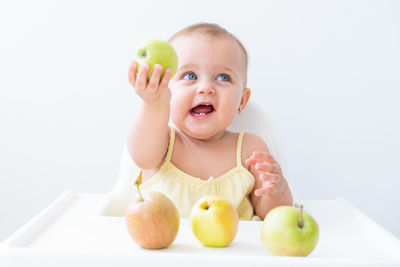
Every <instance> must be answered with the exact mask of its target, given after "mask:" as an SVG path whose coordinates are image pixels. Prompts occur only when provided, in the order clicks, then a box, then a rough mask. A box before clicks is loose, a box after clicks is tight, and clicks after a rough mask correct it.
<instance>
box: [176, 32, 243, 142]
mask: <svg viewBox="0 0 400 267" xmlns="http://www.w3.org/2000/svg"><path fill="white" fill-rule="evenodd" d="M172 45H173V46H174V47H175V49H176V52H177V54H178V59H179V66H178V70H177V72H176V74H175V76H174V77H173V78H172V80H171V81H170V84H169V86H170V89H171V93H172V97H171V119H172V121H173V122H174V124H175V125H176V126H177V127H178V128H179V129H180V130H181V131H183V132H184V133H185V134H187V135H189V136H191V137H193V138H196V139H210V138H213V137H214V136H216V135H217V134H218V133H220V132H221V131H223V130H225V129H226V128H227V127H228V126H229V125H230V124H231V123H232V122H233V120H234V119H235V117H236V115H237V113H238V108H239V105H240V102H241V98H242V94H243V90H244V88H245V83H246V65H245V64H246V63H245V56H244V53H243V51H242V50H241V48H240V47H239V45H238V44H237V43H236V42H235V41H234V40H232V39H230V38H227V37H210V36H206V35H200V34H193V35H189V36H183V37H178V38H177V39H175V40H173V41H172Z"/></svg>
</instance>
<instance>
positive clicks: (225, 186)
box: [127, 23, 293, 220]
mask: <svg viewBox="0 0 400 267" xmlns="http://www.w3.org/2000/svg"><path fill="white" fill-rule="evenodd" d="M169 42H170V43H171V44H172V46H173V47H174V48H175V50H176V52H177V54H178V59H179V66H178V70H177V72H176V74H175V75H174V77H172V78H171V70H170V69H167V70H166V71H165V74H164V76H163V77H162V79H161V80H160V76H161V72H162V67H161V66H160V65H156V66H155V67H154V70H153V74H152V76H151V78H150V79H149V80H147V74H148V71H149V66H148V65H146V64H143V65H142V66H141V67H140V70H139V73H138V74H137V75H136V68H137V64H136V62H133V63H132V64H131V66H130V68H129V81H130V83H131V84H132V85H133V87H134V88H135V90H136V93H137V94H138V95H139V96H140V97H141V98H142V100H143V101H142V103H141V106H140V107H139V112H138V114H137V118H136V120H135V122H134V123H133V126H132V128H131V130H130V132H129V136H128V140H127V148H128V151H129V153H130V155H131V157H132V159H133V161H134V162H135V164H136V165H137V166H138V167H139V168H141V169H142V184H141V185H140V187H141V189H142V190H144V191H146V190H155V191H159V192H162V193H164V194H165V195H166V196H168V197H169V198H170V199H171V200H172V201H173V202H174V204H175V205H176V207H177V208H178V210H179V212H180V215H181V217H182V218H187V217H188V216H189V214H190V210H191V208H192V206H193V204H194V203H195V202H196V201H197V200H198V199H199V198H201V197H202V196H204V195H210V194H211V195H220V196H222V197H224V198H226V199H228V200H229V201H230V202H231V203H232V204H233V205H234V206H235V207H236V208H237V211H238V214H239V218H240V219H241V220H259V219H263V218H264V217H265V215H266V214H267V213H268V211H270V210H271V209H272V208H274V207H277V206H281V205H292V202H293V198H292V194H291V191H290V189H289V186H288V183H287V181H286V179H285V178H284V177H283V175H282V171H281V168H280V166H279V164H278V163H277V162H276V160H275V159H274V157H273V156H272V155H271V154H270V153H269V150H268V147H267V145H266V144H265V142H264V141H263V140H262V139H261V138H260V137H259V136H257V135H255V134H252V133H245V132H244V131H243V132H240V133H235V132H230V131H227V127H228V126H229V125H230V124H231V123H232V122H233V121H234V120H235V117H236V116H237V115H238V114H240V113H242V112H243V110H244V109H245V107H246V104H247V102H248V101H249V98H250V89H249V88H247V87H246V85H247V64H248V62H247V61H248V59H247V52H246V50H245V48H244V46H243V45H242V44H241V42H240V41H239V40H238V39H237V38H236V37H234V36H233V35H232V34H231V33H229V32H228V31H227V30H225V29H224V28H221V27H220V26H218V25H216V24H209V23H200V24H195V25H192V26H189V27H187V28H185V29H183V30H181V31H180V32H178V33H176V34H175V35H174V36H172V37H171V38H170V40H169ZM254 119H255V120H256V119H257V118H254ZM170 121H171V124H172V125H171V126H169V122H170Z"/></svg>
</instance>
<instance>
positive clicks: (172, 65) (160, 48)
mask: <svg viewBox="0 0 400 267" xmlns="http://www.w3.org/2000/svg"><path fill="white" fill-rule="evenodd" d="M135 61H136V62H137V63H138V66H137V68H136V71H137V72H139V68H140V65H142V64H143V63H147V64H149V73H148V74H147V79H150V77H151V74H152V73H153V68H154V65H156V64H160V65H161V66H162V67H163V70H162V73H161V77H160V79H161V78H162V77H163V75H164V73H165V70H166V69H171V71H172V74H171V78H172V77H173V76H174V75H175V73H176V69H177V68H178V55H177V54H176V51H175V49H174V47H173V46H172V45H171V44H170V43H168V42H165V41H162V40H157V39H154V40H150V41H148V42H146V43H144V44H143V45H141V46H139V47H138V49H137V52H136V58H135Z"/></svg>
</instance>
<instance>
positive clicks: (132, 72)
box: [128, 61, 137, 86]
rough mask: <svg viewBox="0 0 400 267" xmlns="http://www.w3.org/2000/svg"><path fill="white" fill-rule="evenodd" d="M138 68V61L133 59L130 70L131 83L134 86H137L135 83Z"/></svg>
mask: <svg viewBox="0 0 400 267" xmlns="http://www.w3.org/2000/svg"><path fill="white" fill-rule="evenodd" d="M136 69H137V63H136V61H133V62H132V63H131V65H130V66H129V70H128V78H129V83H130V84H131V85H132V86H135V84H136Z"/></svg>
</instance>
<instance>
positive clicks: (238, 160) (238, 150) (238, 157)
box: [236, 131, 246, 166]
mask: <svg viewBox="0 0 400 267" xmlns="http://www.w3.org/2000/svg"><path fill="white" fill-rule="evenodd" d="M245 132H246V131H242V132H241V133H240V134H239V138H238V141H237V148H236V164H237V166H242V143H243V136H244V134H245Z"/></svg>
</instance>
